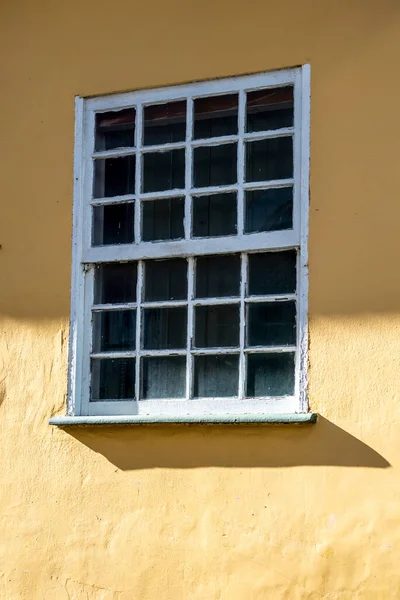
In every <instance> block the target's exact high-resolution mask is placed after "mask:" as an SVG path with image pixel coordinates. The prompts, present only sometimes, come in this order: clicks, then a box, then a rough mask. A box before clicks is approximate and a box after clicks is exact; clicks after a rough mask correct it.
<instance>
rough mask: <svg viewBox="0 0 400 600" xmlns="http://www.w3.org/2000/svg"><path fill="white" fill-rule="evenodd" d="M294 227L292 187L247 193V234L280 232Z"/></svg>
mask: <svg viewBox="0 0 400 600" xmlns="http://www.w3.org/2000/svg"><path fill="white" fill-rule="evenodd" d="M292 227H293V189H292V188H291V187H285V188H274V189H270V190H254V191H251V192H246V219H245V232H246V233H256V232H260V231H280V230H282V229H291V228H292Z"/></svg>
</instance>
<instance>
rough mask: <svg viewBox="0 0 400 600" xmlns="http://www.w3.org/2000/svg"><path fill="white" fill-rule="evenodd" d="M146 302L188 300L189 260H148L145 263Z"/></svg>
mask: <svg viewBox="0 0 400 600" xmlns="http://www.w3.org/2000/svg"><path fill="white" fill-rule="evenodd" d="M144 265H145V267H144V277H145V287H144V299H145V302H159V301H161V300H186V298H187V260H186V259H185V258H171V259H167V260H147V261H146V262H145V263H144Z"/></svg>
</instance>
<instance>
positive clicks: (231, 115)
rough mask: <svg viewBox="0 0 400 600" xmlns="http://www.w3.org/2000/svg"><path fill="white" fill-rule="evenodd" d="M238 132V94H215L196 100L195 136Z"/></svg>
mask: <svg viewBox="0 0 400 600" xmlns="http://www.w3.org/2000/svg"><path fill="white" fill-rule="evenodd" d="M237 132H238V96H237V94H230V95H227V96H215V97H213V98H198V99H197V100H195V101H194V138H195V139H199V138H211V137H217V136H218V137H219V136H221V135H235V134H237Z"/></svg>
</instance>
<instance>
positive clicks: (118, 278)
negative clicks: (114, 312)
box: [94, 262, 137, 304]
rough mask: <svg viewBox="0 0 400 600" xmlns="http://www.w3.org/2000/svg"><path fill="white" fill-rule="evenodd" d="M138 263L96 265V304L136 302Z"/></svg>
mask: <svg viewBox="0 0 400 600" xmlns="http://www.w3.org/2000/svg"><path fill="white" fill-rule="evenodd" d="M136 274H137V266H136V263H134V262H133V263H104V264H102V265H99V266H97V267H96V270H95V281H94V283H95V285H94V302H95V304H119V303H123V302H136Z"/></svg>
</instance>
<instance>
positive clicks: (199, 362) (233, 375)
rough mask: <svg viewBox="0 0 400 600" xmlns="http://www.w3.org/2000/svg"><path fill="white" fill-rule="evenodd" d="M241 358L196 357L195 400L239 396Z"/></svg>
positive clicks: (224, 355)
mask: <svg viewBox="0 0 400 600" xmlns="http://www.w3.org/2000/svg"><path fill="white" fill-rule="evenodd" d="M238 383H239V356H238V355H237V354H221V355H218V356H196V357H195V359H194V396H195V398H229V397H236V396H237V395H238Z"/></svg>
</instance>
